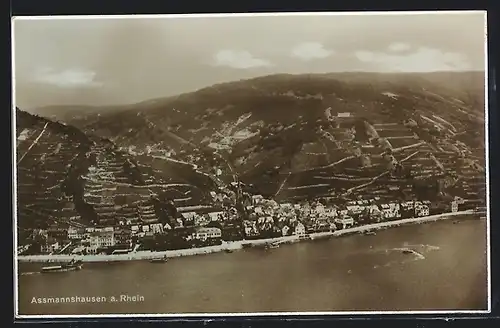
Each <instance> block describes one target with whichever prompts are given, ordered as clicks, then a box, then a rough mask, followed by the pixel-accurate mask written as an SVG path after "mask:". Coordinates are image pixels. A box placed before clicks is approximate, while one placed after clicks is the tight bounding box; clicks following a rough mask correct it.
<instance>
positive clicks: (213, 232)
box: [193, 227, 222, 241]
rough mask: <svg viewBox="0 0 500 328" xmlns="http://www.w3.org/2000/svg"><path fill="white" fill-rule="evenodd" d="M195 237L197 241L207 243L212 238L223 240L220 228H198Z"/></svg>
mask: <svg viewBox="0 0 500 328" xmlns="http://www.w3.org/2000/svg"><path fill="white" fill-rule="evenodd" d="M193 237H194V238H195V239H198V240H201V241H205V240H207V239H210V238H221V237H222V231H221V229H219V228H215V227H211V228H207V227H202V228H196V230H195V232H194V235H193Z"/></svg>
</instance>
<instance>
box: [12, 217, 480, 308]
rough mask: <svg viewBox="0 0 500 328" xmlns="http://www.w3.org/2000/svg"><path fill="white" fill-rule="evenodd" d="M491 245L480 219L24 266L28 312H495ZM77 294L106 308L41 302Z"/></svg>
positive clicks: (22, 292) (23, 299)
mask: <svg viewBox="0 0 500 328" xmlns="http://www.w3.org/2000/svg"><path fill="white" fill-rule="evenodd" d="M486 245H487V243H486V222H485V221H484V220H479V219H471V220H461V221H460V222H459V223H457V224H453V222H451V221H441V222H435V223H429V224H421V225H411V226H404V227H397V228H391V229H387V230H383V231H379V232H377V234H376V235H371V236H370V235H351V236H344V237H337V238H333V239H329V240H321V241H310V242H303V243H298V244H293V245H283V246H281V247H280V248H277V249H272V250H270V251H265V250H258V249H248V250H241V251H235V252H233V253H217V254H209V255H200V256H191V257H184V258H175V259H171V260H170V261H168V262H167V263H161V264H154V263H149V262H148V261H134V262H122V263H92V264H91V263H88V264H85V265H84V268H83V270H81V271H75V272H66V273H57V274H56V273H54V274H40V273H38V272H39V269H40V266H41V265H40V264H35V263H20V264H19V278H18V286H19V295H18V304H19V314H20V315H26V314H46V315H50V314H59V315H60V314H118V313H135V314H142V313H145V314H148V313H155V314H156V313H159V314H165V313H167V314H168V313H200V312H203V313H210V312H212V313H213V312H224V313H227V312H268V311H273V312H275V311H277V312H295V311H304V312H309V311H371V310H376V311H397V310H402V311H407V310H486V309H487V304H488V303H487V297H488V292H487V286H488V285H487V267H486V265H487V256H486ZM405 248H408V249H411V250H412V251H413V252H403V251H402V250H403V249H405ZM121 295H125V296H128V297H126V298H127V301H125V298H122V300H124V301H120V296H121ZM74 296H78V297H85V296H91V297H102V298H106V301H105V302H92V303H81V302H78V303H64V304H62V303H60V304H39V303H38V302H35V301H36V299H38V298H50V297H74ZM113 296H114V297H115V298H116V300H117V301H116V302H112V301H111V298H112V297H113ZM133 296H136V297H135V299H136V301H134V300H133V299H134V298H133Z"/></svg>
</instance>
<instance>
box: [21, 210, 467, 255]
mask: <svg viewBox="0 0 500 328" xmlns="http://www.w3.org/2000/svg"><path fill="white" fill-rule="evenodd" d="M470 214H473V211H472V210H470V211H461V212H455V213H443V214H438V215H431V216H426V217H419V218H410V219H401V220H394V221H387V222H380V223H373V224H367V225H363V226H359V227H353V228H346V229H342V230H337V231H334V232H318V233H312V234H310V235H309V236H310V239H312V240H315V239H322V238H330V237H337V236H343V235H348V234H354V233H365V232H369V231H374V230H380V229H386V228H390V227H396V226H401V225H409V224H420V223H427V222H434V221H438V220H446V219H451V218H457V217H460V216H463V215H470ZM305 240H307V239H305ZM300 241H302V240H301V239H300V238H299V236H285V237H276V238H269V239H257V240H241V241H233V242H223V243H222V245H218V246H209V247H200V248H188V249H179V250H171V251H163V252H152V251H138V252H133V253H128V254H115V255H79V256H78V255H77V256H75V255H71V254H67V255H65V254H64V255H21V256H18V257H17V259H18V261H20V262H67V261H71V260H72V259H78V260H81V261H83V262H120V261H138V260H151V259H154V258H158V257H163V256H167V257H168V258H174V257H182V256H194V255H204V254H211V253H219V252H224V251H234V250H239V249H242V248H243V247H244V246H263V245H265V244H269V243H278V244H286V243H295V242H300Z"/></svg>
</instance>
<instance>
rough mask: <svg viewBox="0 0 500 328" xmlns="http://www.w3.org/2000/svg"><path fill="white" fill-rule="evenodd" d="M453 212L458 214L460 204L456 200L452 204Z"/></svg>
mask: <svg viewBox="0 0 500 328" xmlns="http://www.w3.org/2000/svg"><path fill="white" fill-rule="evenodd" d="M451 212H453V213H455V212H458V202H457V201H456V200H454V201H452V202H451Z"/></svg>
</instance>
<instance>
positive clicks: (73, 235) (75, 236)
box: [68, 227, 85, 240]
mask: <svg viewBox="0 0 500 328" xmlns="http://www.w3.org/2000/svg"><path fill="white" fill-rule="evenodd" d="M84 235H85V230H84V229H79V228H75V227H69V228H68V238H69V239H71V240H80V239H82V238H83V237H84Z"/></svg>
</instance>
